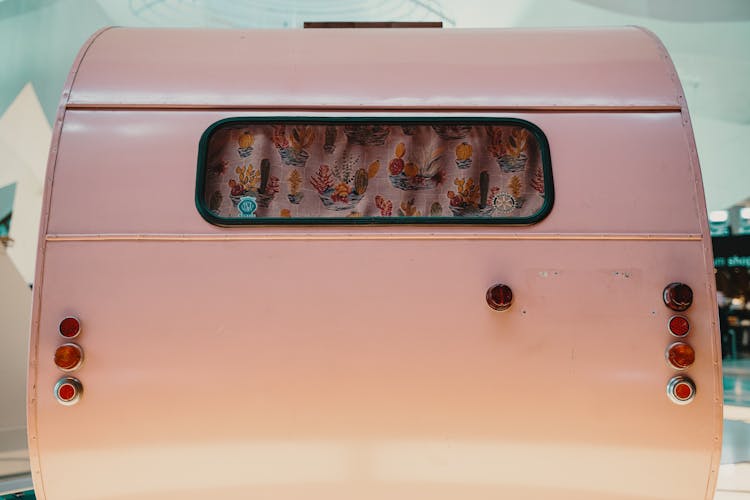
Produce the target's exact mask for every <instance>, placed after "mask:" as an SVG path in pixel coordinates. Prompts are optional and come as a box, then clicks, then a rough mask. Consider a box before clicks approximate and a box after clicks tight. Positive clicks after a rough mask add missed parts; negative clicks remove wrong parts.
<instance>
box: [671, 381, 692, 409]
mask: <svg viewBox="0 0 750 500" xmlns="http://www.w3.org/2000/svg"><path fill="white" fill-rule="evenodd" d="M667 396H669V399H671V400H672V402H673V403H676V404H678V405H686V404H688V403H689V402H691V401H692V400H693V398H694V397H695V384H694V383H693V381H692V380H690V379H689V378H687V377H674V378H672V379H671V380H670V381H669V383H668V384H667Z"/></svg>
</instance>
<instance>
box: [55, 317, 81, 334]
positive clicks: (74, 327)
mask: <svg viewBox="0 0 750 500" xmlns="http://www.w3.org/2000/svg"><path fill="white" fill-rule="evenodd" d="M79 333H81V322H80V321H78V318H74V317H72V316H70V317H68V318H65V319H64V320H62V321H61V322H60V335H62V336H63V337H65V338H66V339H72V338H75V337H77V336H78V334H79Z"/></svg>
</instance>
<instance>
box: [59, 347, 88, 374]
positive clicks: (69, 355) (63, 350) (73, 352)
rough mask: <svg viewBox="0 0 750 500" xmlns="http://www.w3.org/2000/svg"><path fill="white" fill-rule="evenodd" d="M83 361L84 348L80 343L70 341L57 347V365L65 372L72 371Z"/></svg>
mask: <svg viewBox="0 0 750 500" xmlns="http://www.w3.org/2000/svg"><path fill="white" fill-rule="evenodd" d="M81 363H83V349H81V346H79V345H78V344H73V343H68V344H63V345H61V346H59V347H58V348H57V349H55V365H57V367H58V368H59V369H61V370H62V371H64V372H72V371H73V370H76V369H78V368H79V367H80V366H81Z"/></svg>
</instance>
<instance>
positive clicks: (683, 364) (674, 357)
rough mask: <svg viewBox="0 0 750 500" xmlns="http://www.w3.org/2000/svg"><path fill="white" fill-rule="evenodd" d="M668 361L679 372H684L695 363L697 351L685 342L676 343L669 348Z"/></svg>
mask: <svg viewBox="0 0 750 500" xmlns="http://www.w3.org/2000/svg"><path fill="white" fill-rule="evenodd" d="M667 361H668V362H669V364H670V365H671V366H672V368H676V369H677V370H684V369H685V368H688V367H689V366H690V365H692V364H693V363H695V351H694V350H693V348H692V347H691V346H690V345H689V344H686V343H685V342H675V343H674V344H672V345H670V346H669V347H668V348H667Z"/></svg>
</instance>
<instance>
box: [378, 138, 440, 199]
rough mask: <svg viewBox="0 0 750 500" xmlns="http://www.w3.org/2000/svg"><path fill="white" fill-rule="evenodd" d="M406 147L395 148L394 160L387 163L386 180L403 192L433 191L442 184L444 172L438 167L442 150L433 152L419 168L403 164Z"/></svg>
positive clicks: (399, 145)
mask: <svg viewBox="0 0 750 500" xmlns="http://www.w3.org/2000/svg"><path fill="white" fill-rule="evenodd" d="M405 153H406V146H405V145H404V143H403V142H400V143H399V144H398V145H397V146H396V150H395V158H393V159H392V160H391V161H390V162H389V163H388V174H389V175H388V178H389V179H390V181H391V185H392V186H393V187H395V188H398V189H401V190H403V191H421V190H423V189H433V188H435V187H436V186H438V185H439V184H441V183H442V182H443V177H444V176H445V172H444V171H443V169H442V168H441V166H440V159H441V155H442V149H439V148H438V149H436V150H433V151H432V152H431V153H429V155H428V156H427V157H426V159H425V160H424V161H423V162H422V166H421V167H420V166H419V165H417V164H416V163H414V162H412V161H408V162H404V154H405Z"/></svg>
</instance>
